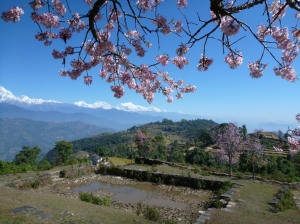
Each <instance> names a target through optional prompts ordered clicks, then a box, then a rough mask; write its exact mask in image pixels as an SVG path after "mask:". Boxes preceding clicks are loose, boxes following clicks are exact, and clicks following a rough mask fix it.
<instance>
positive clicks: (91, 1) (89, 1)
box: [83, 0, 94, 6]
mask: <svg viewBox="0 0 300 224" xmlns="http://www.w3.org/2000/svg"><path fill="white" fill-rule="evenodd" d="M83 1H84V2H86V3H87V4H88V5H90V6H91V5H93V4H94V0H83Z"/></svg>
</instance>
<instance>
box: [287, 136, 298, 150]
mask: <svg viewBox="0 0 300 224" xmlns="http://www.w3.org/2000/svg"><path fill="white" fill-rule="evenodd" d="M288 143H289V145H290V149H292V150H299V141H298V140H297V139H295V138H291V137H288Z"/></svg>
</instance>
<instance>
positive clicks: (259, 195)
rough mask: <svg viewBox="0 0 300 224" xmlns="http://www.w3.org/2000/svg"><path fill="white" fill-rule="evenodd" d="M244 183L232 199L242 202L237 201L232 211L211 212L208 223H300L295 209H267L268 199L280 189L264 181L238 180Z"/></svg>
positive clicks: (298, 214)
mask: <svg viewBox="0 0 300 224" xmlns="http://www.w3.org/2000/svg"><path fill="white" fill-rule="evenodd" d="M239 182H240V183H243V184H245V186H244V187H241V188H239V189H238V190H239V193H237V194H235V195H234V197H233V201H234V202H236V200H237V199H242V200H244V202H237V204H236V206H235V207H233V208H232V210H233V212H225V211H222V210H215V211H214V212H213V213H212V216H211V219H210V220H209V222H208V223H210V224H218V223H226V224H239V223H243V224H260V223H261V224H277V223H278V224H284V223H300V212H299V211H297V210H288V211H284V212H279V213H272V212H270V211H269V210H268V203H267V202H268V201H270V200H271V199H272V198H273V197H274V194H275V193H277V192H278V190H279V189H280V187H279V186H274V185H270V184H266V183H260V182H251V181H239Z"/></svg>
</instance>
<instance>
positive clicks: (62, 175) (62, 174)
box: [59, 170, 67, 178]
mask: <svg viewBox="0 0 300 224" xmlns="http://www.w3.org/2000/svg"><path fill="white" fill-rule="evenodd" d="M66 174H67V171H66V170H62V171H60V172H59V177H60V178H64V177H65V176H66Z"/></svg>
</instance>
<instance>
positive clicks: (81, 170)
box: [64, 165, 98, 178]
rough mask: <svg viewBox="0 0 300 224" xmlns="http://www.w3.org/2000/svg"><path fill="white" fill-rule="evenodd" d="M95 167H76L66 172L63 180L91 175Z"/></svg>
mask: <svg viewBox="0 0 300 224" xmlns="http://www.w3.org/2000/svg"><path fill="white" fill-rule="evenodd" d="M97 168H98V167H97V166H92V165H89V166H83V167H78V168H75V169H71V170H66V174H65V176H64V177H65V178H73V177H79V176H82V175H85V174H88V173H93V172H95V170H96V169H97Z"/></svg>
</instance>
